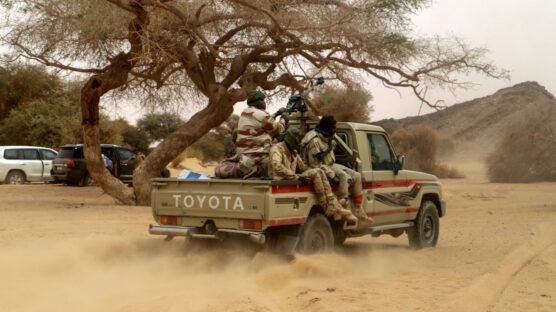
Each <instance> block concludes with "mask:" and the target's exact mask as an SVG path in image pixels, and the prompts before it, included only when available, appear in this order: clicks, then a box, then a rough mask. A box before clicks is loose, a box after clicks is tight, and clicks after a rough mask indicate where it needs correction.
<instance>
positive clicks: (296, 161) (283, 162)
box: [269, 127, 357, 223]
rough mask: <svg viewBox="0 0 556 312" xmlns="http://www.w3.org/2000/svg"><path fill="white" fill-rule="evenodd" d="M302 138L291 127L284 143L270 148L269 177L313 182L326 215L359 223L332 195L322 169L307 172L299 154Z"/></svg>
mask: <svg viewBox="0 0 556 312" xmlns="http://www.w3.org/2000/svg"><path fill="white" fill-rule="evenodd" d="M302 138H303V133H302V132H301V130H299V129H298V128H293V127H290V128H289V129H288V130H287V131H286V132H285V136H284V141H282V142H279V143H277V144H275V145H273V146H272V147H271V148H270V164H269V175H270V176H272V178H273V179H274V180H300V181H302V182H304V183H307V182H308V181H312V182H313V188H314V189H315V193H316V194H317V198H318V200H319V204H320V205H321V206H322V207H323V208H324V209H325V213H326V215H328V216H332V215H335V214H337V215H339V216H341V217H342V219H344V220H346V221H348V222H350V223H355V222H357V218H356V217H355V216H354V215H353V214H352V213H351V211H349V210H348V209H344V208H343V207H342V206H341V205H340V203H339V202H338V199H337V198H336V196H335V195H334V193H332V189H331V188H330V184H329V183H328V179H327V178H326V175H325V174H324V172H323V171H322V170H321V169H320V168H312V169H308V170H305V164H304V163H303V160H301V157H299V154H298V152H297V151H298V150H299V144H300V142H301V139H302ZM299 172H302V173H301V174H299Z"/></svg>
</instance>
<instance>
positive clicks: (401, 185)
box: [364, 132, 408, 224]
mask: <svg viewBox="0 0 556 312" xmlns="http://www.w3.org/2000/svg"><path fill="white" fill-rule="evenodd" d="M366 135H367V142H368V148H369V150H368V151H369V158H370V159H369V160H368V161H369V162H370V165H371V169H372V171H371V174H370V178H371V179H370V180H369V173H367V174H365V175H364V178H365V181H366V183H365V184H364V188H365V194H364V196H365V199H366V202H367V203H368V206H372V208H371V207H366V208H367V212H369V208H371V209H370V211H372V212H371V213H370V215H371V216H372V217H373V219H374V220H375V223H376V224H380V223H391V222H396V221H402V220H403V219H404V215H405V214H407V213H408V212H406V210H407V208H408V207H406V206H408V204H407V203H405V201H404V200H403V198H402V197H401V193H402V192H404V191H405V190H406V185H405V184H406V179H405V172H403V171H399V172H398V174H395V173H394V162H395V155H394V152H393V150H392V147H391V146H390V143H389V141H388V138H387V137H386V135H385V134H383V133H372V132H371V133H367V134H366Z"/></svg>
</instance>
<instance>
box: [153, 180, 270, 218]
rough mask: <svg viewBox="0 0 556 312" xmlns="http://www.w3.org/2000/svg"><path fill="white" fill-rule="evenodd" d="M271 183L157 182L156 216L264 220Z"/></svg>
mask: <svg viewBox="0 0 556 312" xmlns="http://www.w3.org/2000/svg"><path fill="white" fill-rule="evenodd" d="M269 190H270V181H245V180H231V179H226V180H224V179H222V180H220V179H211V180H180V179H154V180H153V193H152V207H153V214H154V216H155V218H156V216H164V215H167V216H178V217H179V216H181V217H193V218H194V219H195V217H198V218H201V219H205V220H206V219H258V220H261V219H264V215H265V206H266V196H265V195H266V194H267V193H268V192H269Z"/></svg>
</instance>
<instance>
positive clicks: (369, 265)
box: [0, 236, 411, 312]
mask: <svg viewBox="0 0 556 312" xmlns="http://www.w3.org/2000/svg"><path fill="white" fill-rule="evenodd" d="M358 248H361V246H358V245H357V244H356V245H353V246H351V248H349V247H348V248H344V249H342V250H341V251H340V252H339V253H337V254H328V255H317V256H296V257H295V259H291V258H288V257H284V256H280V255H275V254H271V253H267V252H264V251H262V252H261V251H256V250H254V248H251V250H250V249H245V248H237V246H236V247H235V248H224V247H218V248H216V247H214V248H206V247H202V246H197V245H196V244H195V245H192V244H188V243H185V242H184V240H183V239H174V240H173V241H171V242H163V241H161V240H159V239H150V238H148V239H141V240H134V241H128V240H127V239H126V238H123V237H114V236H90V237H87V238H84V239H71V240H65V241H62V242H55V241H50V242H41V243H40V244H33V245H30V246H21V247H16V246H12V247H10V248H8V249H4V250H3V251H2V254H1V255H0V276H2V281H3V284H4V285H5V286H8V287H5V289H4V290H3V291H2V292H1V293H0V303H1V305H0V308H1V310H2V311H39V310H40V311H61V312H64V311H75V310H79V311H153V310H159V311H184V310H186V311H246V310H249V311H273V310H276V311H284V310H288V309H289V307H288V305H289V304H290V303H288V302H287V301H284V300H283V298H284V296H286V297H287V296H289V295H290V294H291V295H296V294H298V293H301V294H302V295H303V292H305V293H307V292H309V291H310V290H315V289H316V290H320V291H326V292H329V293H330V292H334V291H336V288H337V287H338V286H339V285H338V283H336V282H335V281H336V280H343V279H352V278H356V277H357V278H361V277H363V276H365V277H367V278H370V279H377V278H379V277H380V276H381V275H384V274H389V273H392V272H394V271H396V270H398V269H399V268H400V267H403V266H404V265H405V264H408V263H409V262H410V259H411V257H410V255H411V251H409V250H408V249H407V247H405V246H397V247H391V250H388V248H387V249H382V250H374V251H372V252H371V250H372V248H371V250H366V251H361V250H359V251H358ZM312 298H316V297H312ZM313 300H316V299H313Z"/></svg>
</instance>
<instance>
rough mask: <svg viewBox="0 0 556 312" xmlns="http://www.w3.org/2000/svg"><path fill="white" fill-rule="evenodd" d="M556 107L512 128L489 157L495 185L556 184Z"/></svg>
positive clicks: (490, 172) (517, 123) (547, 109)
mask: <svg viewBox="0 0 556 312" xmlns="http://www.w3.org/2000/svg"><path fill="white" fill-rule="evenodd" d="M555 120H556V107H555V106H552V107H549V108H546V109H543V110H540V111H538V112H536V113H534V114H531V115H529V116H527V117H526V118H525V119H523V120H521V121H518V122H515V123H514V124H511V125H510V126H509V127H508V128H507V129H506V131H505V133H506V135H505V136H504V137H503V138H502V140H501V141H500V143H499V144H498V145H497V148H496V149H495V151H494V152H493V153H492V154H491V155H489V156H488V157H487V170H488V177H489V179H490V181H492V182H510V183H519V182H534V181H556V156H555V155H556V122H555Z"/></svg>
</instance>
